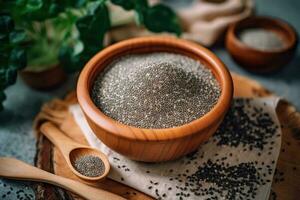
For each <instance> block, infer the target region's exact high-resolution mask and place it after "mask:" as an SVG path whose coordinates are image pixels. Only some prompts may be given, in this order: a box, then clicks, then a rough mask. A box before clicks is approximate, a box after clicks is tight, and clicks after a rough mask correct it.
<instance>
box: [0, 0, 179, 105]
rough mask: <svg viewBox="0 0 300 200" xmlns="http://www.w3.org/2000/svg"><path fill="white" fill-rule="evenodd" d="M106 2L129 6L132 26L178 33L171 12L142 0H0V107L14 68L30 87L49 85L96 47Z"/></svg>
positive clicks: (105, 23)
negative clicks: (134, 22)
mask: <svg viewBox="0 0 300 200" xmlns="http://www.w3.org/2000/svg"><path fill="white" fill-rule="evenodd" d="M108 4H114V5H117V6H120V7H122V8H123V9H125V10H133V11H134V13H135V16H136V22H137V24H138V25H139V26H144V27H145V28H147V29H148V30H150V31H152V32H164V31H165V32H171V33H174V34H176V35H178V36H179V35H180V34H181V28H180V25H179V21H178V18H177V17H176V14H175V13H174V12H173V11H172V10H171V9H170V8H169V7H167V6H165V5H163V4H156V5H149V3H148V1H147V0H110V1H109V0H72V1H70V0H10V1H0V28H1V30H0V42H1V48H0V58H1V62H0V105H1V106H0V108H1V107H2V104H1V103H2V101H3V100H4V99H5V95H4V89H5V88H6V87H8V86H9V85H11V84H13V83H14V82H15V80H16V75H17V71H20V70H22V71H21V72H20V74H21V76H22V77H23V79H24V81H25V82H26V83H28V84H29V85H31V86H32V87H34V88H39V89H41V88H49V87H53V86H55V85H57V84H59V83H60V82H61V81H63V80H64V78H65V77H66V76H65V74H64V73H65V71H66V72H75V71H78V70H80V69H81V68H82V67H83V66H84V64H85V63H86V62H87V61H88V60H89V59H90V58H91V57H92V56H93V55H94V54H95V53H97V52H98V51H99V50H101V49H102V48H103V47H104V44H103V43H104V42H103V41H104V38H105V34H106V33H107V31H109V30H110V29H111V27H112V22H111V19H110V11H109V9H108ZM62 69H63V70H62Z"/></svg>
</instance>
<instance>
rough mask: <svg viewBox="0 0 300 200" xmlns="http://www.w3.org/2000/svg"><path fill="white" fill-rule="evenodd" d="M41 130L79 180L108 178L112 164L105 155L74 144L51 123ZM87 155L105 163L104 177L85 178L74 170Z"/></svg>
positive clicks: (45, 124)
mask: <svg viewBox="0 0 300 200" xmlns="http://www.w3.org/2000/svg"><path fill="white" fill-rule="evenodd" d="M40 130H41V132H42V133H43V134H44V135H45V136H46V137H47V138H48V139H49V140H50V141H51V142H52V143H53V144H54V145H55V146H57V147H58V148H59V150H60V151H61V153H62V155H63V156H64V158H65V160H66V161H67V164H68V165H69V167H70V169H71V170H72V172H73V173H74V174H76V175H77V176H78V177H79V178H82V179H84V180H87V181H98V180H100V179H103V178H105V177H106V176H107V174H108V172H109V169H110V164H109V161H108V159H107V157H106V155H105V154H103V153H102V152H100V151H99V150H97V149H94V148H92V147H89V146H85V145H82V144H79V143H76V142H74V141H73V140H72V139H70V138H69V137H67V136H66V135H65V134H64V133H62V132H61V131H60V130H59V129H58V128H56V126H55V125H54V124H53V123H51V122H46V123H44V124H42V125H41V128H40ZM87 155H91V156H97V157H99V158H100V159H101V160H102V161H103V163H104V167H105V169H104V173H103V174H102V175H100V176H96V177H90V176H85V175H83V174H81V173H79V172H78V171H77V170H76V169H75V168H74V163H75V161H76V159H78V158H79V157H82V156H87Z"/></svg>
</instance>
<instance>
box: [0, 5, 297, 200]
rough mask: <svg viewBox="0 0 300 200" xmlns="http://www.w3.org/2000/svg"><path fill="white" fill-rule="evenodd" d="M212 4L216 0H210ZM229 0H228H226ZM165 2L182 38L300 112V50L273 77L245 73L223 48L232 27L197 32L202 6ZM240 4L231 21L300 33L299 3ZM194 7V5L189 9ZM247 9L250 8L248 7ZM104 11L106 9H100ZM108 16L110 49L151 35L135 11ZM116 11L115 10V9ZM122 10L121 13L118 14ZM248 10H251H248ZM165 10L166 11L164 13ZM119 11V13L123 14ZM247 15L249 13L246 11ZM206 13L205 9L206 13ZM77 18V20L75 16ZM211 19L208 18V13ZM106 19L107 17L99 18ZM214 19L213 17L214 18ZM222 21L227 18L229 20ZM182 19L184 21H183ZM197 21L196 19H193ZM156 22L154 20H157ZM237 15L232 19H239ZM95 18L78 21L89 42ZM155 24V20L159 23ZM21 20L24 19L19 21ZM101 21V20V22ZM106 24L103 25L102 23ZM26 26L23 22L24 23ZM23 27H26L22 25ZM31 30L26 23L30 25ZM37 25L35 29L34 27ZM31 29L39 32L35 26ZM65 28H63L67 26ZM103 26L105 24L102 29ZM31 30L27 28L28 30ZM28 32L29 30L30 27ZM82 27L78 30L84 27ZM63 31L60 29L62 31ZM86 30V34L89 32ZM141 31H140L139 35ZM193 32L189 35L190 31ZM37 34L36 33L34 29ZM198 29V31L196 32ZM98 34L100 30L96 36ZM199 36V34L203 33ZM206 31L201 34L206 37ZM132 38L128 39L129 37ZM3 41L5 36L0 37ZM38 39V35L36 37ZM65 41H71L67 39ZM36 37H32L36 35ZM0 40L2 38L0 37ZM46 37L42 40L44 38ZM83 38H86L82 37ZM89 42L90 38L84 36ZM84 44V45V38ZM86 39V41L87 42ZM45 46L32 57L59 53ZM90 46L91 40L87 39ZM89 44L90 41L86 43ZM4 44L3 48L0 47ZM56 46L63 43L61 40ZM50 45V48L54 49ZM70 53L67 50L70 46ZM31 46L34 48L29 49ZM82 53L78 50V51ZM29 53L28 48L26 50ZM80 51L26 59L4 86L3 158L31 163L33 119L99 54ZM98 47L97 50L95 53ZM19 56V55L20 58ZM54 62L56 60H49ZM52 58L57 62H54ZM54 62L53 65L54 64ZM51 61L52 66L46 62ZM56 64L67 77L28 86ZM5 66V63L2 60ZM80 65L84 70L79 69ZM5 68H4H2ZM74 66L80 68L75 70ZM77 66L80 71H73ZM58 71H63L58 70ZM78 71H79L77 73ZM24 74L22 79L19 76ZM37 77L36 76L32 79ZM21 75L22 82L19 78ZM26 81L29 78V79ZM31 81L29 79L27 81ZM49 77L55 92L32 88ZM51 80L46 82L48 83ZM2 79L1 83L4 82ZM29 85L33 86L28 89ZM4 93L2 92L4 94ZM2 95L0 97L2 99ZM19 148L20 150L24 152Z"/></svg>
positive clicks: (5, 186) (0, 116) (2, 188)
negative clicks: (274, 24) (268, 19)
mask: <svg viewBox="0 0 300 200" xmlns="http://www.w3.org/2000/svg"><path fill="white" fill-rule="evenodd" d="M211 1H213V0H211ZM228 1H229V0H228ZM37 2H38V1H37ZM161 2H162V3H164V4H166V5H168V6H170V7H171V8H172V9H173V11H175V12H176V13H177V14H178V16H179V18H180V20H182V24H183V34H182V37H184V38H187V39H192V40H194V41H197V42H200V43H201V44H203V45H205V46H207V47H208V48H209V49H211V50H212V51H213V52H214V53H215V54H216V55H217V56H218V57H219V58H220V59H221V60H222V61H223V62H224V63H225V64H226V66H227V67H228V68H229V69H230V70H231V71H233V72H236V73H238V74H241V75H245V76H247V77H250V78H252V79H254V80H257V81H258V82H260V83H261V84H262V85H263V86H264V87H265V88H267V89H268V90H270V91H272V92H274V93H275V94H277V95H279V96H281V97H283V98H285V99H287V100H288V101H289V102H291V103H292V104H293V105H295V106H296V108H297V109H298V110H300V101H299V99H300V49H299V48H298V49H297V51H296V53H295V56H294V58H293V59H292V60H291V61H290V62H289V64H287V65H286V66H283V67H282V69H280V70H279V71H276V72H273V73H269V74H257V73H253V72H250V71H247V70H245V69H244V68H242V67H241V66H240V65H239V64H237V63H236V62H235V61H234V60H233V59H232V57H231V56H230V54H229V53H228V51H227V50H226V48H225V45H224V35H225V30H226V28H227V26H228V25H229V24H226V25H222V23H221V25H220V27H218V28H217V31H216V32H217V33H218V34H215V31H212V33H211V32H210V31H207V33H206V32H205V30H211V29H212V28H211V26H209V25H207V24H210V25H212V24H213V22H212V21H209V20H208V21H209V22H208V23H207V24H204V25H203V24H202V25H203V26H202V25H201V24H200V25H199V27H200V28H199V27H198V28H199V29H197V27H196V28H195V27H194V28H193V23H194V21H196V22H197V21H198V20H200V19H201V12H200V14H199V16H198V15H197V13H198V10H197V9H198V7H197V6H195V1H193V0H181V1H180V0H162V1H161ZM234 2H235V3H236V2H239V5H243V6H244V8H240V7H238V6H239V5H236V4H233V6H237V7H234V9H233V10H232V12H231V13H230V14H226V16H225V17H228V15H238V16H239V14H241V13H244V11H245V13H246V14H244V16H243V15H241V18H240V19H242V18H244V17H247V16H250V15H254V14H255V15H259V16H262V15H263V16H272V17H276V18H280V19H282V20H284V21H286V22H288V23H289V24H290V25H291V26H293V27H294V29H295V30H296V31H297V32H298V33H300V20H299V19H300V13H299V10H300V1H299V0H285V1H282V0H257V1H255V2H254V1H250V0H249V1H248V0H238V1H234ZM151 3H153V4H155V3H157V1H153V2H151ZM209 3H210V4H215V5H214V6H219V5H220V4H221V3H218V0H214V2H213V3H212V2H209ZM249 3H250V4H249ZM191 5H192V7H191ZM245 5H247V6H246V7H245ZM97 9H102V8H99V7H98V8H97ZM110 9H111V10H110V12H111V13H112V14H111V15H110V16H111V17H113V18H114V20H112V21H113V22H112V24H113V26H115V29H113V30H112V31H111V33H109V34H108V35H105V36H103V37H104V38H103V40H104V45H108V44H110V43H112V42H115V41H117V40H121V39H125V38H127V37H134V36H135V34H137V35H136V36H139V35H148V34H150V32H149V31H145V29H144V28H141V27H138V28H136V25H134V27H132V26H133V25H132V23H134V22H135V21H136V18H135V17H134V16H133V15H134V14H133V13H130V12H129V13H127V12H125V11H124V9H121V8H116V7H114V6H112V7H110ZM115 9H116V10H115ZM120 9H121V10H122V11H120ZM199 9H202V8H201V4H200V5H199ZM247 9H249V10H247ZM162 10H163V9H162ZM119 11H120V12H119ZM163 11H164V12H166V13H168V12H167V11H166V10H163ZM248 11H249V13H248ZM85 12H96V11H84V10H80V11H78V13H77V11H76V13H75V14H74V13H72V14H71V13H70V15H67V17H69V18H68V20H75V18H76V17H78V16H82V15H84V14H85ZM203 12H205V11H203ZM190 13H196V14H195V15H192V14H190ZM73 14H74V16H73ZM167 16H170V17H173V15H172V13H171V14H170V13H169V14H167ZM208 16H210V15H208ZM101 17H102V19H103V16H101ZM210 17H211V16H210ZM225 17H224V18H225ZM182 18H184V20H183V19H182ZM194 18H195V19H194ZM76 19H77V18H76ZM154 19H155V17H154ZM240 19H239V18H238V17H237V18H235V19H234V20H235V21H236V20H240ZM91 20H92V19H91V18H84V19H82V20H81V21H80V23H81V24H79V25H80V27H81V28H82V29H83V31H82V32H80V31H79V32H80V33H81V34H82V35H84V34H87V36H86V37H87V38H91V37H93V36H92V35H97V34H95V33H94V32H93V34H90V35H89V34H88V31H90V32H91V31H93V30H89V29H85V28H86V27H84V25H85V23H86V22H90V21H91ZM156 20H157V19H156ZM20 21H22V20H20ZM102 22H103V21H102ZM103 23H104V22H103ZM143 23H144V25H145V27H146V28H147V29H148V30H150V31H152V32H161V31H164V30H161V29H159V28H160V27H153V26H152V27H151V24H147V21H144V22H143ZM23 25H24V24H23ZM24 26H25V25H24ZM26 26H27V25H26ZM34 26H35V25H34ZM34 26H33V28H36V27H34ZM63 26H64V28H65V26H66V25H65V24H64V25H63ZM103 26H105V25H103ZM28 27H29V26H28ZM28 27H27V29H28V30H29V29H30V28H28ZM80 27H79V28H80ZM59 28H60V27H59ZM167 28H168V30H166V31H168V32H173V33H177V32H178V29H177V27H176V24H175V25H174V26H170V27H167ZM38 30H39V31H40V32H41V34H44V33H43V31H45V30H43V28H38ZM86 30H87V31H86ZM136 30H139V31H136ZM187 30H189V31H190V33H187V32H188V31H187ZM31 31H32V32H34V30H31ZM72 31H73V28H70V31H69V32H68V37H70V38H72V37H73V36H70V35H74V38H76V37H78V30H77V31H74V32H72ZM197 31H198V32H197ZM96 33H97V32H96ZM199 33H200V34H199ZM202 33H203V34H202ZM15 34H16V35H15V40H18V38H19V39H20V38H21V37H22V36H21V34H20V35H18V34H19V32H16V33H15ZM126 34H128V35H126ZM82 35H81V36H82ZM0 36H1V37H2V35H0ZM37 37H38V36H37ZM62 37H67V36H66V35H64V36H62ZM33 38H34V37H33ZM0 39H1V38H0ZM42 39H43V38H42ZM81 39H82V38H81ZM85 39H86V38H85ZM82 41H84V42H85V40H84V39H82ZM86 41H87V39H86ZM47 42H49V41H46V42H45V43H43V42H40V43H39V44H42V45H45V46H44V47H43V48H42V49H43V50H42V51H41V48H40V47H39V48H37V49H33V47H30V46H29V47H27V48H29V50H30V51H31V54H30V55H31V56H33V57H34V58H36V57H35V56H36V55H37V54H41V53H44V54H47V55H50V54H52V53H55V52H56V51H57V50H56V49H55V48H54V49H52V48H50V47H48V46H47ZM87 42H88V41H87ZM69 44H72V45H74V46H72V48H73V49H71V50H72V52H71V53H70V46H68V45H69ZM87 44H88V43H87ZM0 45H1V44H0ZM58 45H60V43H59V40H58ZM51 47H52V46H51ZM67 47H68V48H69V49H68V48H67ZM30 48H32V49H30ZM78 49H79V50H78ZM27 50H28V49H27ZM80 50H82V44H81V43H80V42H79V43H78V44H77V43H76V44H75V43H74V41H72V39H70V40H68V41H67V43H66V48H64V49H60V50H59V51H60V52H59V53H60V58H62V59H60V61H57V60H56V59H52V58H51V56H52V55H50V56H49V57H50V58H49V57H47V58H43V59H41V60H38V59H32V60H29V61H27V64H28V63H30V64H31V66H30V67H28V66H27V67H26V68H25V69H23V70H22V72H19V73H18V74H19V76H18V77H17V78H16V83H15V84H9V85H10V86H9V87H5V88H2V90H3V91H4V92H5V95H6V100H5V101H4V103H3V107H4V109H3V110H2V111H1V112H0V156H13V157H17V158H19V159H22V160H25V161H27V162H29V163H33V161H34V156H35V139H34V136H33V133H32V122H33V119H34V117H35V115H36V114H37V113H38V112H39V110H40V107H41V106H42V104H43V103H44V102H46V101H49V100H50V99H53V98H62V97H63V96H64V95H65V94H66V93H67V92H68V91H72V90H74V88H75V85H76V79H77V76H78V73H79V71H80V68H82V67H83V65H84V63H85V62H86V61H87V60H88V59H89V58H90V57H89V55H91V54H93V53H94V52H95V51H92V50H91V52H84V51H86V49H84V50H83V52H84V53H85V54H77V55H81V57H84V56H87V57H86V58H84V59H83V60H76V59H78V57H72V58H71V57H70V55H71V54H72V53H73V54H75V53H76V52H74V51H80ZM98 50H99V49H96V52H97V51H98ZM16 55H19V56H20V55H21V53H20V54H16ZM51 59H52V60H51ZM53 60H54V61H53ZM52 61H53V62H52ZM47 62H48V63H47ZM57 62H60V63H67V64H65V65H67V66H68V67H69V68H68V67H67V68H68V69H66V71H67V73H65V72H64V73H63V75H62V74H61V73H60V72H58V74H59V75H57V73H56V72H53V71H46V73H44V74H40V73H38V74H37V75H36V76H37V77H39V78H40V79H41V80H38V81H37V82H38V83H39V84H38V85H35V84H36V83H30V80H32V79H38V78H32V75H31V74H30V73H31V72H34V73H35V74H36V72H41V71H45V69H44V68H42V67H41V68H38V69H37V68H36V66H39V63H43V64H45V63H46V64H49V65H51V66H56V65H57ZM1 63H2V62H1ZM78 65H80V66H78ZM1 67H2V66H1ZM76 67H79V69H77V68H76ZM75 68H76V69H75ZM46 69H47V70H49V69H53V67H49V69H48V68H46ZM59 71H60V70H59ZM74 71H75V72H74ZM21 74H23V75H21ZM33 76H34V75H33ZM21 77H22V78H21ZM26 77H27V78H26ZM28 77H29V78H28ZM49 77H50V79H52V78H53V77H54V78H58V79H59V80H57V81H58V82H57V84H54V85H56V86H55V87H54V88H52V89H51V90H48V89H47V90H44V89H42V90H41V88H39V89H38V90H37V89H34V88H38V87H40V82H47V83H49V82H51V81H54V83H55V81H56V80H50V81H49V80H48V78H49ZM46 79H47V80H46ZM0 80H2V79H0ZM28 85H29V86H28ZM2 95H3V94H2ZM1 98H4V97H1V95H0V100H1ZM20 148H21V149H22V150H20ZM9 187H14V188H17V189H19V190H24V191H25V193H27V194H28V195H29V194H30V195H33V191H32V190H31V188H30V184H25V183H23V182H15V181H8V180H0V197H1V194H4V193H5V192H7V191H8V190H9Z"/></svg>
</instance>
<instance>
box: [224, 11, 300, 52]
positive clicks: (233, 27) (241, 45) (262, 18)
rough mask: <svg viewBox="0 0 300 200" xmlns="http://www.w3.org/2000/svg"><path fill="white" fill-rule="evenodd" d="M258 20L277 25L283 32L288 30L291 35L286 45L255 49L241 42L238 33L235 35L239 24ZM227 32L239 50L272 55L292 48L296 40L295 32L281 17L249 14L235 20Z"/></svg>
mask: <svg viewBox="0 0 300 200" xmlns="http://www.w3.org/2000/svg"><path fill="white" fill-rule="evenodd" d="M258 21H268V22H269V25H270V26H273V27H279V28H280V29H284V30H285V32H288V34H290V35H291V36H292V37H291V38H292V39H291V40H289V41H288V42H287V45H286V46H284V47H283V48H280V49H274V50H260V49H256V48H253V47H250V46H248V45H247V44H245V43H244V42H242V41H241V40H240V39H239V37H238V35H236V32H237V29H238V28H240V26H243V25H244V24H245V23H249V22H251V23H253V22H258ZM258 27H260V26H258ZM227 34H228V37H230V38H231V40H232V43H234V45H235V46H237V47H238V48H240V49H241V51H251V52H255V53H258V54H261V55H272V54H281V53H285V52H287V51H289V50H291V49H293V48H294V46H295V45H296V44H297V40H298V37H297V32H296V31H295V29H294V28H293V27H292V26H291V25H290V24H289V23H287V22H286V21H284V20H282V19H279V18H275V17H270V16H251V17H248V18H246V19H243V20H241V21H238V22H235V23H233V24H231V25H230V26H229V29H228V32H227Z"/></svg>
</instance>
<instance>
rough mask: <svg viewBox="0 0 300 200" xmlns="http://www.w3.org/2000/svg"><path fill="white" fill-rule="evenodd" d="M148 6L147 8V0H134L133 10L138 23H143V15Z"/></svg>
mask: <svg viewBox="0 0 300 200" xmlns="http://www.w3.org/2000/svg"><path fill="white" fill-rule="evenodd" d="M148 8H149V5H148V1H147V0H136V1H135V6H134V9H135V12H136V15H137V22H138V24H139V25H141V24H144V21H145V20H144V18H145V17H144V16H145V14H146V12H147V9H148Z"/></svg>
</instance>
